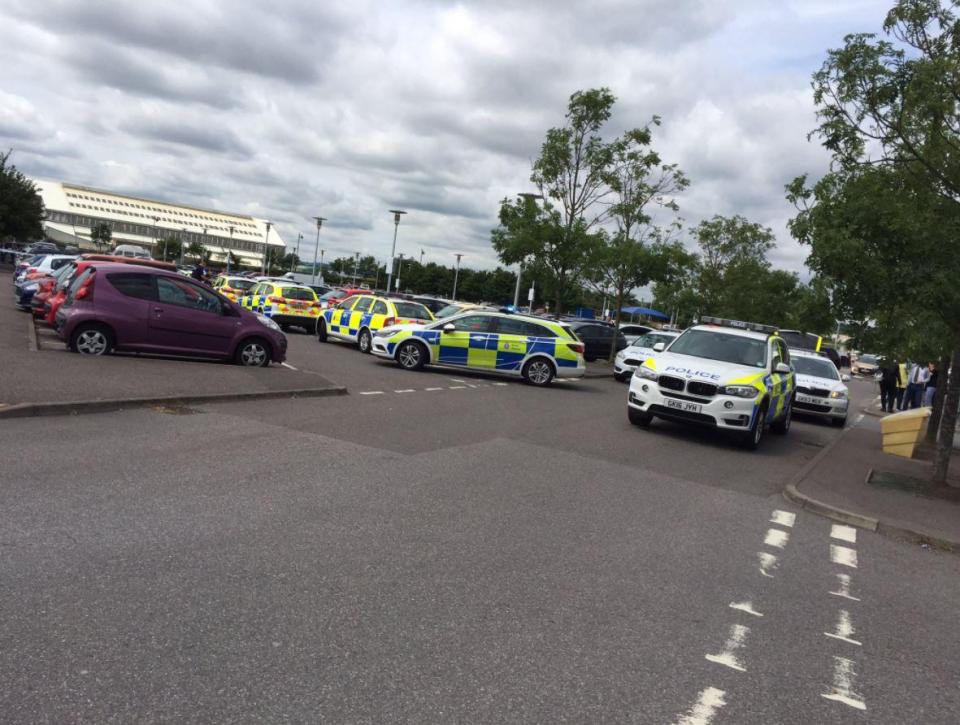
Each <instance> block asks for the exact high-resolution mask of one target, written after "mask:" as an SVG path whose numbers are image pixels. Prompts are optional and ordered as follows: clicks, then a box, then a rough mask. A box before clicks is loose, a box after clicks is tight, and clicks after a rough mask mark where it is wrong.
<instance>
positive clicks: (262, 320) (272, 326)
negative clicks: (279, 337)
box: [257, 315, 283, 332]
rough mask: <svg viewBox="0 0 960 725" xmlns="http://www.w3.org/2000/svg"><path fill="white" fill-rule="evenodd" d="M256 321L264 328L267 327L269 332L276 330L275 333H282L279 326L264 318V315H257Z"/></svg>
mask: <svg viewBox="0 0 960 725" xmlns="http://www.w3.org/2000/svg"><path fill="white" fill-rule="evenodd" d="M257 319H258V320H260V324H261V325H264V326H265V327H269V328H270V329H271V330H276V331H277V332H283V330H281V329H280V325H278V324H277V323H276V322H274V321H273V320H271V319H270V318H269V317H266V316H264V315H257Z"/></svg>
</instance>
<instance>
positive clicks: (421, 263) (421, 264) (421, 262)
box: [420, 249, 423, 267]
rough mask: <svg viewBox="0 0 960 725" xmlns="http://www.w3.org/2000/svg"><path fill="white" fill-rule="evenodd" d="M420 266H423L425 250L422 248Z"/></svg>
mask: <svg viewBox="0 0 960 725" xmlns="http://www.w3.org/2000/svg"><path fill="white" fill-rule="evenodd" d="M420 266H421V267H422V266H423V250H422V249H421V250H420Z"/></svg>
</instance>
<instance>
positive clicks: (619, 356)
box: [617, 350, 624, 360]
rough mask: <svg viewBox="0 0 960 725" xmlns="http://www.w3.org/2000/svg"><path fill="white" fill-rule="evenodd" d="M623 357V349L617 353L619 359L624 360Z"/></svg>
mask: <svg viewBox="0 0 960 725" xmlns="http://www.w3.org/2000/svg"><path fill="white" fill-rule="evenodd" d="M623 358H624V355H623V350H621V351H620V352H618V353H617V360H623Z"/></svg>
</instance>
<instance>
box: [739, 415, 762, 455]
mask: <svg viewBox="0 0 960 725" xmlns="http://www.w3.org/2000/svg"><path fill="white" fill-rule="evenodd" d="M766 425H767V411H766V410H765V409H764V408H760V409H759V410H757V415H756V417H755V418H754V420H753V427H752V428H751V429H750V430H749V431H747V433H746V434H744V436H743V447H744V448H746V449H747V450H751V451H755V450H757V448H758V447H759V446H760V441H761V440H763V430H764V428H766Z"/></svg>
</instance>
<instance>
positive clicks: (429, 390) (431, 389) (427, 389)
mask: <svg viewBox="0 0 960 725" xmlns="http://www.w3.org/2000/svg"><path fill="white" fill-rule="evenodd" d="M424 390H425V391H426V392H428V393H432V392H433V391H434V390H443V388H424Z"/></svg>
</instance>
